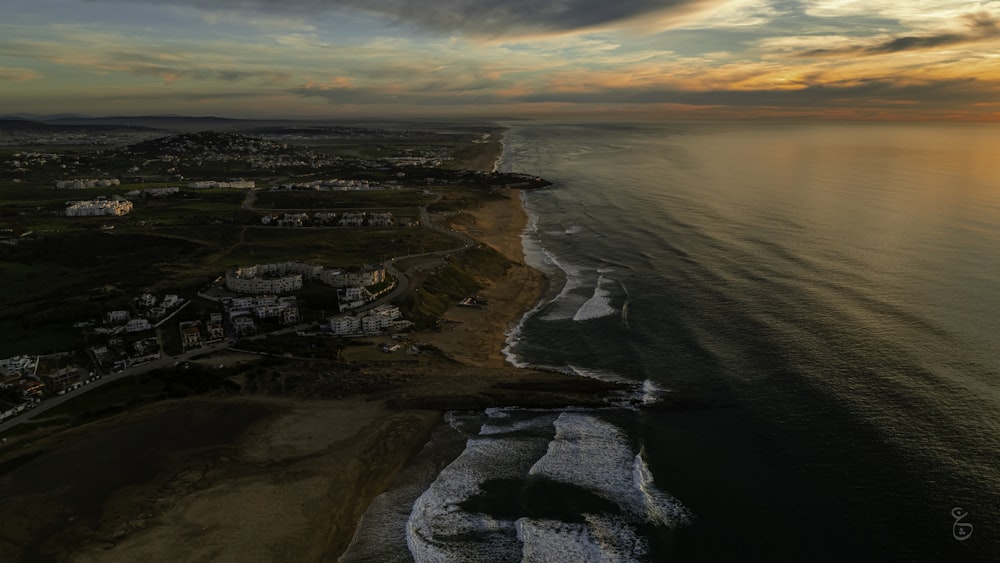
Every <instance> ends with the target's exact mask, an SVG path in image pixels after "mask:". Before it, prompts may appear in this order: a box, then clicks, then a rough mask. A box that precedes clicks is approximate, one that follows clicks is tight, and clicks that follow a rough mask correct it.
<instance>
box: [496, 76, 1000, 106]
mask: <svg viewBox="0 0 1000 563" xmlns="http://www.w3.org/2000/svg"><path fill="white" fill-rule="evenodd" d="M996 88H997V85H996V84H991V83H986V82H977V81H975V80H973V79H960V80H936V81H934V80H928V81H907V82H902V81H897V80H894V79H889V78H882V79H871V80H861V81H851V82H844V83H840V84H836V83H835V84H810V85H806V86H804V87H800V88H793V89H782V90H775V89H752V90H731V89H715V90H684V89H680V88H675V87H655V86H654V87H649V88H638V89H637V88H610V89H597V90H592V91H587V92H557V93H553V92H537V93H534V94H530V95H525V96H520V97H518V98H517V99H515V100H512V101H516V102H523V103H541V102H547V103H553V102H555V103H573V104H683V105H689V106H716V107H718V106H723V107H746V108H759V107H782V108H832V107H846V108H851V107H856V108H895V107H899V106H900V105H911V106H914V107H941V106H953V105H955V104H956V103H958V104H976V103H985V102H990V101H993V100H995V99H996Z"/></svg>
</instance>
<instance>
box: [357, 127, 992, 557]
mask: <svg viewBox="0 0 1000 563" xmlns="http://www.w3.org/2000/svg"><path fill="white" fill-rule="evenodd" d="M998 154H1000V130H998V129H997V128H996V127H993V126H987V125H924V124H667V123H665V124H649V123H645V124H621V123H619V124H609V123H587V124H569V123H518V124H516V125H512V126H511V127H510V129H509V130H508V132H507V134H506V137H505V151H504V155H503V157H502V160H501V162H500V163H499V168H500V169H501V170H509V171H515V172H525V173H531V174H536V175H539V176H542V177H545V178H546V179H548V180H550V181H552V182H554V185H553V186H552V187H550V188H547V189H544V190H540V191H536V192H531V193H528V194H525V196H524V200H525V201H524V202H525V206H526V209H527V210H528V212H529V217H530V221H529V227H528V229H527V231H526V232H525V235H524V248H525V255H526V258H527V260H528V261H529V263H531V264H532V265H533V266H535V267H536V268H538V269H540V270H542V271H544V272H545V273H546V274H547V275H548V276H549V277H550V278H551V279H552V280H553V281H554V283H553V284H552V294H551V295H548V296H547V297H546V299H545V300H544V301H543V302H542V303H541V304H539V306H538V307H536V308H535V309H534V310H533V311H532V312H531V313H529V314H528V315H527V316H526V317H525V318H524V319H523V320H522V322H521V323H520V324H519V325H518V326H517V327H516V329H514V330H513V331H512V333H511V335H510V338H509V341H508V347H507V350H506V353H507V354H508V358H509V359H510V360H511V361H512V362H513V363H515V364H517V365H535V366H544V367H549V368H553V369H559V370H563V371H566V372H569V373H576V374H578V375H580V376H581V377H600V378H606V379H615V380H622V381H629V382H633V383H634V385H635V389H636V392H635V393H634V397H631V398H628V399H627V400H625V401H623V402H622V403H621V404H620V405H618V406H617V407H612V408H608V409H598V410H579V409H568V410H565V411H546V412H536V411H526V410H520V409H516V408H512V409H498V410H493V411H490V412H488V413H469V414H458V413H456V414H455V415H453V425H452V427H453V429H454V431H455V433H456V434H455V435H454V437H453V443H464V445H463V447H461V448H456V450H458V449H460V450H461V451H460V453H458V454H457V455H455V454H451V455H450V457H448V458H447V459H445V460H443V461H439V462H438V463H439V464H440V465H441V466H442V468H441V469H440V471H435V472H434V473H433V478H431V477H428V478H427V479H426V481H427V482H426V483H425V484H423V485H420V486H419V487H415V488H416V489H419V490H414V491H413V492H412V493H411V494H410V496H409V498H408V499H407V500H400V501H398V502H395V503H390V504H393V510H394V512H395V514H396V517H395V520H394V521H395V522H396V524H395V525H394V527H393V528H392V529H393V530H395V531H394V532H393V536H394V537H395V538H396V539H395V540H394V541H396V545H397V547H398V549H397V550H396V552H395V553H396V554H397V556H398V557H399V560H417V561H715V560H723V561H845V560H893V561H932V560H933V561H951V560H990V559H992V558H994V557H995V555H996V554H997V553H1000V462H998V460H1000V414H998V413H1000V158H997V156H996V155H998ZM458 419H463V420H464V422H463V423H461V424H460V423H458V422H457V421H458ZM431 449H432V450H433V449H434V448H433V447H432V448H431ZM411 488H414V487H411ZM956 509H957V510H956ZM366 518H367V517H366ZM363 544H364V542H355V546H353V547H352V553H354V554H355V555H357V554H362V555H360V556H359V557H360V558H361V559H363V558H364V556H363V553H364V545H363ZM404 546H405V547H404ZM355 560H358V559H355ZM372 560H375V559H372Z"/></svg>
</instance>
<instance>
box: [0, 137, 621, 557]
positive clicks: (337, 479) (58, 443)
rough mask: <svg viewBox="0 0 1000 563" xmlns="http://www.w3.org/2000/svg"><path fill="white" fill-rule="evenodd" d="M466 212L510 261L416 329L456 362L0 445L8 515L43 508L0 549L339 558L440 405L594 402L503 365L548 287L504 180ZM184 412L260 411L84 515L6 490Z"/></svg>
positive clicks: (370, 369) (163, 428) (491, 155)
mask: <svg viewBox="0 0 1000 563" xmlns="http://www.w3.org/2000/svg"><path fill="white" fill-rule="evenodd" d="M503 149H504V147H503V143H502V137H501V136H499V135H498V133H497V132H494V133H492V134H491V138H490V139H489V140H488V141H487V143H486V145H485V146H484V147H483V148H482V150H481V151H479V153H478V154H477V155H475V156H474V159H473V161H469V162H467V163H466V164H467V165H471V164H476V165H477V166H478V169H479V170H483V171H492V170H493V169H494V168H495V166H496V163H497V162H498V160H499V159H500V158H501V157H502V154H503ZM466 214H467V215H468V216H469V217H472V219H473V220H472V221H471V222H470V221H463V222H462V224H457V223H456V224H451V225H449V226H451V227H452V228H455V229H456V230H459V231H463V232H464V233H465V234H466V235H468V236H470V237H472V238H474V239H476V240H477V241H480V242H481V243H482V244H486V245H489V246H490V247H492V248H493V249H495V250H496V251H497V252H499V253H500V254H503V255H504V256H505V257H506V258H507V259H508V260H509V261H510V266H509V267H508V268H507V269H506V271H505V272H504V273H503V274H502V275H493V276H490V275H487V274H485V273H483V274H482V275H481V276H479V278H478V279H479V281H480V282H482V284H483V286H484V289H483V290H482V292H481V296H482V297H483V298H484V299H486V301H487V303H488V304H487V306H485V307H483V308H469V307H458V306H452V307H451V308H450V309H449V310H448V311H447V312H446V313H445V315H444V320H445V321H446V322H445V323H444V324H445V325H446V326H447V327H448V329H447V330H442V331H440V332H426V333H420V334H417V335H414V338H419V339H422V340H425V341H427V342H429V343H431V344H433V345H435V346H436V347H438V348H439V349H440V350H441V351H442V352H444V354H445V355H446V356H447V357H449V358H451V360H452V363H447V362H445V363H436V364H434V363H431V364H428V363H416V364H405V363H404V364H393V365H390V364H386V363H378V362H368V363H365V364H362V365H361V366H360V367H359V368H357V370H356V371H355V372H353V373H349V374H344V373H336V372H335V371H331V373H330V375H329V376H330V377H332V378H336V381H335V384H334V385H333V386H332V387H331V389H332V390H331V391H330V392H329V393H328V394H326V395H324V396H334V397H340V396H341V393H343V394H344V395H345V398H336V399H306V400H304V399H295V398H288V397H268V396H259V395H252V396H237V397H216V398H212V397H201V398H196V399H186V400H178V401H165V402H161V403H154V404H152V405H148V406H146V407H140V408H138V409H135V410H133V411H129V412H126V413H124V414H121V415H118V416H115V417H112V418H108V419H104V420H101V421H98V422H95V423H91V424H88V425H85V426H82V427H79V428H76V429H73V430H69V431H66V432H62V433H59V434H58V435H56V436H54V437H52V438H49V439H44V440H39V441H38V443H37V444H32V446H29V447H28V448H26V449H27V453H25V451H24V450H22V451H20V452H17V454H18V455H20V456H21V457H20V458H14V459H13V460H11V459H9V458H10V455H5V454H7V452H3V451H0V464H2V463H3V462H18V461H19V460H21V459H24V458H25V457H28V461H26V462H22V463H19V464H17V465H16V466H15V469H14V470H13V471H10V472H9V473H8V475H7V477H10V476H11V475H13V476H14V478H13V479H8V486H7V487H0V499H5V500H6V501H7V502H5V503H0V515H2V516H3V517H4V518H5V520H6V521H8V522H10V521H14V519H15V518H16V516H15V515H16V514H24V513H25V512H24V510H27V509H28V507H29V506H42V507H45V508H43V509H38V508H35V511H36V512H35V513H36V514H37V513H38V511H39V510H41V513H42V514H39V515H40V516H42V515H44V518H39V519H37V521H29V520H25V519H24V518H23V517H22V518H21V519H20V520H18V521H19V522H20V523H21V525H20V526H11V527H9V528H8V529H7V530H6V531H5V532H4V533H2V534H0V558H2V559H4V560H11V561H16V560H19V558H21V559H23V558H24V557H30V556H31V555H35V556H37V555H42V556H43V557H46V558H48V559H50V560H55V561H62V560H74V561H93V562H97V561H108V562H119V561H121V562H125V561H134V560H143V559H145V560H150V561H158V560H164V555H163V554H166V553H169V554H171V555H170V559H171V560H205V561H215V560H246V559H255V560H275V561H277V560H301V561H327V560H334V559H336V558H337V557H339V556H340V555H341V554H343V553H344V551H346V549H347V548H348V546H349V545H350V543H351V541H352V539H353V537H354V534H355V530H356V527H357V525H358V523H359V521H360V519H361V516H362V515H363V514H364V512H365V511H366V510H367V508H368V507H369V505H370V504H371V502H372V501H373V500H374V498H375V497H376V496H378V495H379V494H381V493H382V492H384V491H385V490H386V489H387V488H388V487H389V486H390V484H391V482H392V481H393V479H394V478H395V477H396V476H397V475H398V474H399V472H400V471H401V470H402V469H403V468H404V467H405V465H406V464H407V463H408V462H409V461H410V460H411V459H412V458H413V457H414V456H415V455H416V454H417V453H418V452H419V451H420V450H421V448H423V446H424V445H425V444H426V443H427V442H428V441H429V440H430V437H431V435H432V433H433V431H434V430H435V428H437V427H438V426H439V425H440V424H442V423H443V420H444V419H443V415H444V413H445V412H447V411H450V410H481V409H486V408H488V407H493V406H513V405H519V406H526V407H564V406H568V405H579V406H598V405H604V404H606V403H605V399H604V398H605V397H606V396H607V395H608V394H609V393H611V392H613V391H615V390H616V389H618V387H617V386H615V385H613V384H609V383H605V382H599V381H594V380H586V379H582V380H581V379H580V378H577V377H573V376H570V375H566V374H559V373H555V372H547V371H540V370H534V369H524V368H518V367H513V366H511V365H510V364H509V362H508V361H507V358H506V356H505V354H504V348H505V346H506V344H507V338H508V335H509V333H510V330H511V329H512V328H513V327H515V326H516V324H517V323H518V322H519V321H520V320H521V318H522V317H523V316H524V315H525V314H526V313H527V312H528V311H530V310H531V309H532V308H533V307H535V306H536V305H537V303H538V302H539V300H540V299H541V298H542V297H543V296H544V295H545V293H546V291H547V284H548V280H547V279H546V277H545V276H544V275H543V274H542V273H541V272H539V271H538V270H535V269H534V268H531V267H530V266H528V265H527V264H526V263H525V259H524V254H523V248H522V234H523V231H524V229H525V228H526V225H527V221H528V215H527V212H526V210H525V209H524V207H523V200H522V197H521V192H520V191H519V190H506V191H505V193H504V194H502V197H499V198H497V199H495V200H491V201H489V202H487V203H486V204H484V205H483V206H482V207H480V208H478V209H469V210H466ZM230 355H231V354H230ZM328 368H329V369H330V370H336V369H337V368H336V367H335V366H333V365H332V364H331V366H328ZM296 369H301V370H302V371H305V370H313V371H319V370H321V369H323V365H322V364H318V363H316V362H314V363H312V364H302V365H301V366H299V367H298V368H296V366H294V365H293V366H291V367H290V368H289V370H290V371H294V370H296ZM338 385H339V386H338ZM190 408H196V409H201V411H204V412H207V413H208V414H205V415H204V416H205V417H206V419H205V420H206V424H212V423H213V421H214V422H216V423H217V422H218V421H219V420H224V419H226V418H227V417H228V416H229V415H228V414H227V413H231V412H232V411H233V410H234V409H236V410H239V409H258V410H260V409H263V410H264V411H266V413H264V414H261V415H260V417H258V418H256V419H254V420H251V421H248V422H247V424H246V425H245V427H244V428H242V430H240V432H239V434H238V437H237V438H235V439H222V440H220V441H219V442H218V443H213V444H209V445H204V446H199V447H192V446H191V445H189V444H183V443H179V444H176V445H174V446H161V449H162V451H161V450H160V449H157V450H156V451H155V452H152V453H150V452H148V451H145V449H143V452H144V453H143V454H142V455H147V454H148V455H153V456H154V457H155V458H156V459H157V460H159V461H158V462H157V463H158V464H159V465H158V467H157V470H156V474H155V476H153V477H152V478H150V479H149V480H148V482H144V483H140V484H135V483H134V482H133V481H132V477H131V476H129V475H123V476H121V482H115V481H114V480H113V479H112V480H111V481H112V482H109V483H107V488H108V490H109V491H110V492H109V493H108V496H107V497H106V498H103V499H100V502H99V506H98V507H97V508H96V510H97V513H98V514H99V516H98V517H96V518H94V519H92V520H90V521H89V522H87V521H85V520H84V519H81V520H75V519H70V520H65V519H64V517H63V516H60V515H59V514H60V512H59V509H58V507H59V506H60V505H61V504H65V503H66V502H69V501H67V500H66V499H65V498H63V497H61V496H60V495H63V494H64V493H65V491H52V492H45V493H40V494H36V495H24V494H21V493H19V492H17V489H16V487H17V486H18V485H19V483H20V481H19V480H23V479H28V480H30V476H31V475H32V474H36V473H38V472H44V471H50V472H51V471H57V470H58V469H60V468H54V467H52V464H53V463H54V462H53V461H48V460H50V459H51V458H53V456H55V458H58V454H59V452H60V451H61V449H62V448H63V447H66V446H67V445H72V444H74V443H76V441H78V440H81V439H82V438H83V437H85V436H90V435H104V434H106V433H113V432H124V433H125V434H129V433H130V432H131V433H132V434H138V433H139V432H140V431H141V429H142V428H147V431H148V424H149V421H150V420H158V419H157V417H161V418H163V420H164V421H165V422H162V423H160V424H159V425H158V426H157V427H156V429H155V430H154V431H153V434H154V435H153V436H152V437H150V439H149V443H151V444H160V443H161V440H160V439H159V438H157V437H156V436H161V437H164V438H163V440H165V441H167V442H169V440H168V439H167V438H165V436H166V434H164V433H169V431H170V428H171V426H172V424H173V422H170V421H175V420H177V417H183V416H185V414H184V413H186V412H188V411H187V410H186V409H190ZM201 411H199V412H201ZM255 412H256V411H255ZM144 425H146V426H144ZM129 435H130V434H129ZM136 443H137V444H139V443H142V442H141V441H140V442H136ZM137 447H141V446H137ZM154 454H155V455H154ZM150 463H152V462H150ZM61 469H62V470H64V471H65V468H61ZM106 470H107V468H106V467H102V466H101V464H97V465H96V466H95V467H94V468H93V469H92V470H91V471H92V474H87V473H86V472H84V473H83V474H79V475H75V477H76V478H77V479H78V480H79V481H80V482H86V481H87V480H88V479H91V478H97V476H98V475H103V474H104V473H105V472H106ZM12 489H13V491H12ZM5 497H6V498H5ZM95 500H96V499H95ZM26 544H29V545H30V546H31V549H30V550H29V551H28V552H26V551H25V550H24V549H23V548H24V546H25V545H26ZM25 553H28V555H25Z"/></svg>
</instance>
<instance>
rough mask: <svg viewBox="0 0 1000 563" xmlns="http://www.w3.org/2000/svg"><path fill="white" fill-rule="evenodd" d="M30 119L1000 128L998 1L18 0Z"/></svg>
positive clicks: (16, 56)
mask: <svg viewBox="0 0 1000 563" xmlns="http://www.w3.org/2000/svg"><path fill="white" fill-rule="evenodd" d="M20 113H25V114H54V113H78V114H84V115H95V116H107V115H154V114H183V115H216V116H224V117H268V118H298V117H314V118H318V117H406V116H412V117H419V116H422V117H440V116H453V117H465V116H469V117H491V118H498V117H529V118H531V117H559V116H568V117H573V116H594V117H611V118H618V117H621V118H627V117H631V118H639V119H644V118H656V117H665V118H689V119H742V118H747V119H760V118H762V119H775V118H797V119H801V118H818V119H902V120H962V121H1000V0H985V1H978V0H974V1H953V0H760V1H750V0H660V1H656V0H614V1H609V0H550V1H541V0H489V1H487V0H419V1H417V0H4V1H3V3H2V5H0V114H6V115H10V114H20Z"/></svg>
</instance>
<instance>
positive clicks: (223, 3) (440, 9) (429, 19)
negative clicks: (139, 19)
mask: <svg viewBox="0 0 1000 563" xmlns="http://www.w3.org/2000/svg"><path fill="white" fill-rule="evenodd" d="M721 1H722V0H615V1H608V0H561V1H552V2H544V1H539V0H492V1H489V2H477V1H475V0H422V1H420V2H417V1H415V0H180V1H179V2H178V3H183V4H187V5H190V6H194V7H197V8H200V9H204V10H209V11H211V10H221V11H237V12H245V11H246V10H247V9H252V10H258V11H261V12H265V13H268V14H274V15H278V14H280V15H285V16H287V15H288V14H311V15H316V14H317V13H323V12H327V13H332V12H336V11H338V10H345V9H346V10H350V11H353V12H357V13H362V14H366V15H369V16H374V17H376V18H379V19H387V20H390V21H392V22H396V23H399V24H410V25H415V26H417V27H420V28H423V29H426V30H430V31H432V32H438V33H453V32H459V33H465V34H469V35H474V36H483V37H491V38H496V37H509V36H519V35H535V34H548V33H568V32H575V31H582V30H589V29H595V28H601V27H606V26H611V25H616V24H622V23H626V22H636V21H638V20H645V21H646V23H648V22H649V21H650V19H653V20H656V21H660V20H661V19H663V18H671V17H678V18H679V17H681V16H684V15H686V14H689V13H691V12H694V11H698V10H700V9H702V8H704V7H706V6H711V5H714V4H719V3H720V2H721ZM678 23H680V22H679V21H678Z"/></svg>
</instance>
